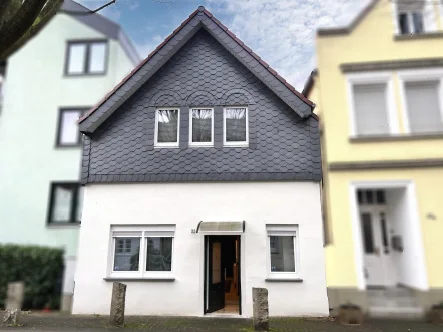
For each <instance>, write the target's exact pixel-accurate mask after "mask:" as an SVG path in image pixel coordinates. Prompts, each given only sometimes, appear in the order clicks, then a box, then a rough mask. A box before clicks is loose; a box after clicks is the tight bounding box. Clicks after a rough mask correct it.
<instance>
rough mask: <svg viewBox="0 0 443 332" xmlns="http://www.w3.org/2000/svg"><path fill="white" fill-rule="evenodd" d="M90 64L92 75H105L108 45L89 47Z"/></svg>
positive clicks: (96, 44) (100, 44) (99, 44)
mask: <svg viewBox="0 0 443 332" xmlns="http://www.w3.org/2000/svg"><path fill="white" fill-rule="evenodd" d="M89 47H90V48H89V64H88V71H89V72H90V73H103V72H104V71H105V62H106V43H94V44H90V46H89Z"/></svg>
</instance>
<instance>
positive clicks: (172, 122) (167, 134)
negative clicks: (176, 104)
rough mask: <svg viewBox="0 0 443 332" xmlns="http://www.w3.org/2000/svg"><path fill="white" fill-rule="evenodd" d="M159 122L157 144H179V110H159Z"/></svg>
mask: <svg viewBox="0 0 443 332" xmlns="http://www.w3.org/2000/svg"><path fill="white" fill-rule="evenodd" d="M157 121H158V123H157V142H158V143H175V142H177V126H178V110H158V111H157Z"/></svg>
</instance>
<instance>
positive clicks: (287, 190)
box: [73, 182, 329, 317]
mask: <svg viewBox="0 0 443 332" xmlns="http://www.w3.org/2000/svg"><path fill="white" fill-rule="evenodd" d="M201 220H206V221H241V220H245V221H246V231H245V233H243V234H242V235H241V237H242V238H241V250H242V252H241V271H242V272H241V282H242V307H243V316H245V317H250V316H252V287H266V288H268V290H269V305H270V315H272V316H294V315H295V316H305V315H309V316H326V315H328V313H329V312H328V302H327V295H326V280H325V268H324V253H323V240H322V239H323V231H322V220H321V207H320V189H319V184H318V183H311V182H237V183H236V182H207V183H147V184H92V185H87V186H86V190H85V202H84V210H83V222H82V226H81V232H80V240H79V252H78V263H77V271H76V277H75V291H74V306H73V313H74V314H92V313H98V314H109V306H110V299H111V290H112V282H108V281H104V280H103V278H104V277H106V276H107V271H108V257H109V250H110V225H111V224H112V225H125V224H132V225H134V224H135V225H149V224H175V225H176V231H175V238H174V241H175V242H174V247H175V250H174V255H173V266H174V277H175V281H173V282H164V281H160V282H159V281H156V282H152V281H151V282H146V281H144V282H138V281H126V282H125V283H126V284H127V285H128V287H127V295H126V309H125V312H126V314H128V315H141V314H144V315H156V314H164V315H191V316H201V315H203V296H204V287H203V284H204V234H201V233H199V234H192V233H191V229H195V228H196V226H197V223H198V222H199V221H201ZM266 224H298V225H299V236H298V241H299V249H300V276H301V278H303V282H301V283H295V282H266V281H265V279H266V278H267V276H268V273H267V264H266V259H267V245H266V243H267V236H266ZM91 298H93V299H94V301H91Z"/></svg>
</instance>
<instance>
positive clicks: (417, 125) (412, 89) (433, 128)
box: [398, 69, 443, 133]
mask: <svg viewBox="0 0 443 332" xmlns="http://www.w3.org/2000/svg"><path fill="white" fill-rule="evenodd" d="M398 77H399V79H400V89H401V90H400V92H401V96H402V100H403V109H404V113H403V114H404V123H405V130H406V132H408V133H441V132H443V70H441V69H426V70H414V71H412V70H411V71H400V72H398Z"/></svg>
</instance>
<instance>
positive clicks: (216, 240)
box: [204, 235, 241, 315]
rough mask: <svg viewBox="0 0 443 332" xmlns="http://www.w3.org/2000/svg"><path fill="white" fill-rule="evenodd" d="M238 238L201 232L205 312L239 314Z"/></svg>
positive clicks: (237, 236) (236, 236)
mask: <svg viewBox="0 0 443 332" xmlns="http://www.w3.org/2000/svg"><path fill="white" fill-rule="evenodd" d="M240 240H241V237H240V236H239V235H206V236H205V292H204V296H205V299H204V308H205V310H204V312H205V314H209V313H215V314H222V315H223V314H226V315H241V278H240V275H241V273H240Z"/></svg>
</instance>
